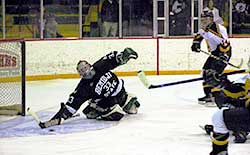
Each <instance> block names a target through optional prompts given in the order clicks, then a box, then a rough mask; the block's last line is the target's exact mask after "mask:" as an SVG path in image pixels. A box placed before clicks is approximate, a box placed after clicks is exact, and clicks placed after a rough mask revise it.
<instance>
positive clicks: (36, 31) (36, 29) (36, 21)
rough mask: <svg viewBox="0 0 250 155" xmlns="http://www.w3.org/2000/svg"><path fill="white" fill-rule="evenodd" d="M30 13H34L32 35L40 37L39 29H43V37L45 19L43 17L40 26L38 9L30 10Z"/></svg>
mask: <svg viewBox="0 0 250 155" xmlns="http://www.w3.org/2000/svg"><path fill="white" fill-rule="evenodd" d="M30 13H31V14H34V15H35V17H34V18H33V19H32V24H33V25H32V26H33V32H34V33H33V35H34V37H36V38H40V37H41V30H42V31H43V37H44V34H45V30H44V28H45V22H46V19H43V23H42V27H41V12H40V10H36V9H35V10H30Z"/></svg>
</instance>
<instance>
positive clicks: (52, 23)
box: [45, 13, 62, 38]
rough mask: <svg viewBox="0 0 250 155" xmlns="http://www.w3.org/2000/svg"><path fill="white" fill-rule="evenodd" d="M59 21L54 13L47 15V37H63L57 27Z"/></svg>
mask: <svg viewBox="0 0 250 155" xmlns="http://www.w3.org/2000/svg"><path fill="white" fill-rule="evenodd" d="M57 26H58V23H57V21H56V16H55V15H54V14H52V13H50V14H48V15H47V16H46V23H45V37H46V38H57V37H62V35H61V34H60V33H59V32H58V29H57Z"/></svg>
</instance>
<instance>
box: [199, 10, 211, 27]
mask: <svg viewBox="0 0 250 155" xmlns="http://www.w3.org/2000/svg"><path fill="white" fill-rule="evenodd" d="M213 18H214V15H213V13H212V11H210V10H206V9H204V10H203V12H202V13H201V27H202V28H205V27H207V26H208V25H209V24H211V23H212V22H213Z"/></svg>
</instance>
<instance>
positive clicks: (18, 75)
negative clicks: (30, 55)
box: [0, 40, 25, 115]
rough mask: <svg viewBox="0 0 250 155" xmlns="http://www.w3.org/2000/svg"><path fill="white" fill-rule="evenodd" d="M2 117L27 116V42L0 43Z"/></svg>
mask: <svg viewBox="0 0 250 155" xmlns="http://www.w3.org/2000/svg"><path fill="white" fill-rule="evenodd" d="M0 91H1V93H0V115H25V42H24V41H18V40H15V41H13V40H8V41H6V40H5V41H0Z"/></svg>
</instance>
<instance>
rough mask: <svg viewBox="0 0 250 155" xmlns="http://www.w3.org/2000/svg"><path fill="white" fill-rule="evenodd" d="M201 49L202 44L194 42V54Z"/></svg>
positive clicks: (192, 47)
mask: <svg viewBox="0 0 250 155" xmlns="http://www.w3.org/2000/svg"><path fill="white" fill-rule="evenodd" d="M200 48H201V43H200V42H199V41H193V44H192V46H191V50H192V51H193V52H200Z"/></svg>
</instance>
